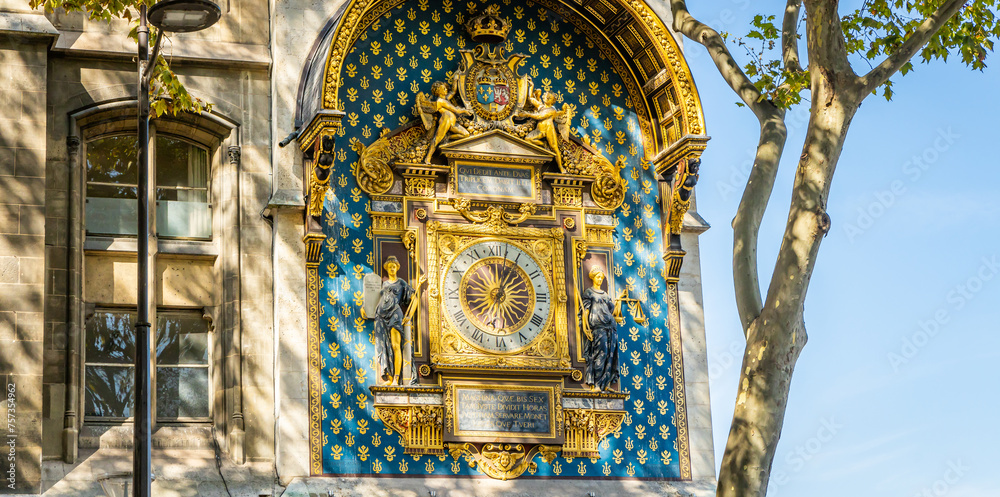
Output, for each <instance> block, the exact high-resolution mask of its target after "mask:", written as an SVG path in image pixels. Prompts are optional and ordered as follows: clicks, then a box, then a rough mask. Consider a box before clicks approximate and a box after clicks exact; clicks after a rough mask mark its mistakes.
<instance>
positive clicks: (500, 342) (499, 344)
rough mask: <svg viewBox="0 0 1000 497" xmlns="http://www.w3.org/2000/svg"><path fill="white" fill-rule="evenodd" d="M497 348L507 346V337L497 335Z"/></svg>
mask: <svg viewBox="0 0 1000 497" xmlns="http://www.w3.org/2000/svg"><path fill="white" fill-rule="evenodd" d="M497 348H504V349H506V348H507V339H505V338H504V337H497Z"/></svg>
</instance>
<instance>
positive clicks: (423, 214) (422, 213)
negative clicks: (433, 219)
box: [416, 207, 427, 221]
mask: <svg viewBox="0 0 1000 497" xmlns="http://www.w3.org/2000/svg"><path fill="white" fill-rule="evenodd" d="M416 215H417V219H419V220H421V221H423V220H424V219H427V209H424V208H423V207H421V208H419V209H417V212H416Z"/></svg>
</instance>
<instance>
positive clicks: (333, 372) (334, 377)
mask: <svg viewBox="0 0 1000 497" xmlns="http://www.w3.org/2000/svg"><path fill="white" fill-rule="evenodd" d="M327 376H329V377H330V383H333V384H334V385H336V384H337V383H340V369H339V368H330V370H329V371H328V372H327Z"/></svg>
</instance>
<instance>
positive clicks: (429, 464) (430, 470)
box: [424, 459, 458, 473]
mask: <svg viewBox="0 0 1000 497" xmlns="http://www.w3.org/2000/svg"><path fill="white" fill-rule="evenodd" d="M455 462H456V464H457V463H458V461H455ZM424 471H426V472H428V473H433V472H434V461H432V460H430V459H428V460H427V462H426V463H424Z"/></svg>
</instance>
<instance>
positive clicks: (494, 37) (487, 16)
mask: <svg viewBox="0 0 1000 497" xmlns="http://www.w3.org/2000/svg"><path fill="white" fill-rule="evenodd" d="M465 28H466V29H467V30H468V31H469V37H471V38H472V41H474V42H476V43H491V44H492V43H503V42H504V41H506V40H507V33H509V32H510V21H508V20H507V19H504V18H502V17H500V7H497V6H496V5H490V6H489V7H486V10H485V11H483V13H482V14H481V15H479V16H476V17H473V18H472V19H469V22H468V23H466V25H465Z"/></svg>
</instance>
